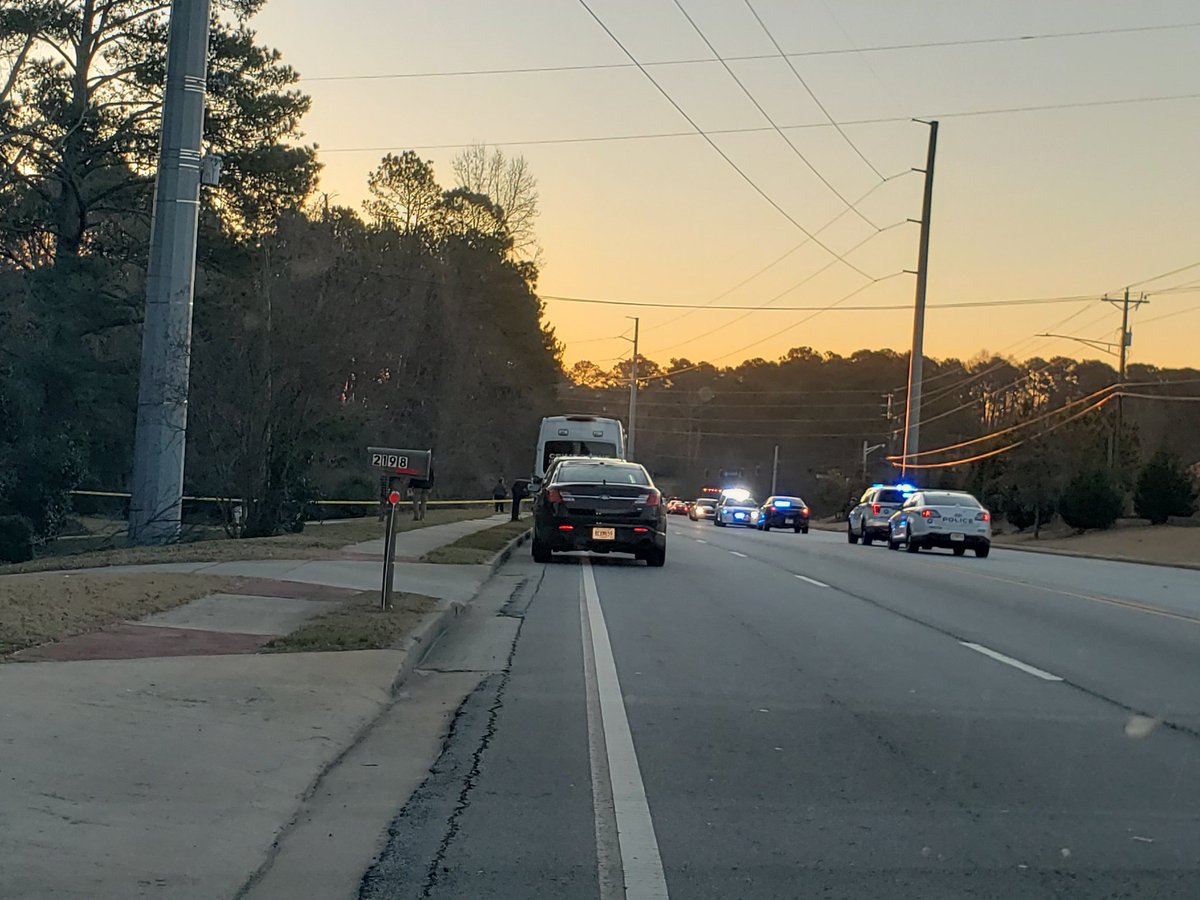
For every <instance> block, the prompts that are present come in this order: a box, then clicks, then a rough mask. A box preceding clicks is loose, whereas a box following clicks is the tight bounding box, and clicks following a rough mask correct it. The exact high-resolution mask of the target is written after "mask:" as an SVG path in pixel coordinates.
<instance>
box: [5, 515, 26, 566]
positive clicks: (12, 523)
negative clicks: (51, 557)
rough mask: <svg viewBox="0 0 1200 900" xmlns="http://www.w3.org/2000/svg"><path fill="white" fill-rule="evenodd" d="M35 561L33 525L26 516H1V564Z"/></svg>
mask: <svg viewBox="0 0 1200 900" xmlns="http://www.w3.org/2000/svg"><path fill="white" fill-rule="evenodd" d="M31 559H33V525H31V524H30V523H29V520H28V519H26V518H25V517H24V516H0V562H6V563H19V562H26V561H27V560H31Z"/></svg>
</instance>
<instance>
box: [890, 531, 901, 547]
mask: <svg viewBox="0 0 1200 900" xmlns="http://www.w3.org/2000/svg"><path fill="white" fill-rule="evenodd" d="M888 549H889V550H899V549H900V542H899V541H897V540H896V539H895V538H893V537H892V536H891V535H890V534H889V535H888Z"/></svg>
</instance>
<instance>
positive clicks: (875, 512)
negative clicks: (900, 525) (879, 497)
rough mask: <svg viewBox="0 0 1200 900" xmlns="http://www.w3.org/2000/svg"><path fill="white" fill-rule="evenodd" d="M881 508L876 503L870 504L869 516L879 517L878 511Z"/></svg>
mask: <svg viewBox="0 0 1200 900" xmlns="http://www.w3.org/2000/svg"><path fill="white" fill-rule="evenodd" d="M882 508H883V507H881V506H880V505H879V504H878V503H872V504H871V514H872V515H875V516H877V515H879V510H881V509H882Z"/></svg>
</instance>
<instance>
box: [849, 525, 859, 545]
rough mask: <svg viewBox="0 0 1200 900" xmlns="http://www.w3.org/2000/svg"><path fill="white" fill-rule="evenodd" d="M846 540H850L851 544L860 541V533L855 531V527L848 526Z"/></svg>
mask: <svg viewBox="0 0 1200 900" xmlns="http://www.w3.org/2000/svg"><path fill="white" fill-rule="evenodd" d="M846 540H847V541H849V542H850V543H851V544H857V543H858V535H857V534H855V533H854V529H853V528H851V527H850V526H849V525H847V526H846Z"/></svg>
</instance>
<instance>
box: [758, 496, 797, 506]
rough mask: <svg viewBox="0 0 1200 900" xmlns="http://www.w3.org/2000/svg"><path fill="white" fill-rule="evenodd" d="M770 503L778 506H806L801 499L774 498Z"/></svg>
mask: <svg viewBox="0 0 1200 900" xmlns="http://www.w3.org/2000/svg"><path fill="white" fill-rule="evenodd" d="M767 502H768V503H773V504H775V505H776V506H785V507H786V506H794V507H799V506H804V501H803V500H801V499H800V498H799V497H772V498H771V499H770V500H769V501H767Z"/></svg>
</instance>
